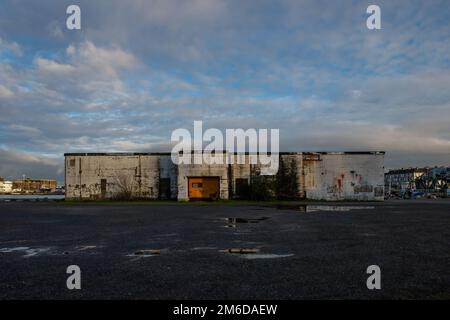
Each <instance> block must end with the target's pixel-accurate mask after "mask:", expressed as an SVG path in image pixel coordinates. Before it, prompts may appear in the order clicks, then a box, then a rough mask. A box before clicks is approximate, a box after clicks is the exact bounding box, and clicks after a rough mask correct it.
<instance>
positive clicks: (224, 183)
mask: <svg viewBox="0 0 450 320" xmlns="http://www.w3.org/2000/svg"><path fill="white" fill-rule="evenodd" d="M215 156H218V155H215ZM221 157H223V158H222V163H223V164H194V155H191V164H179V165H178V200H179V201H187V200H189V194H188V178H189V177H218V178H220V182H219V188H220V190H219V197H220V199H228V198H229V193H228V191H229V190H228V188H229V181H228V166H227V165H226V157H227V154H222V155H221Z"/></svg>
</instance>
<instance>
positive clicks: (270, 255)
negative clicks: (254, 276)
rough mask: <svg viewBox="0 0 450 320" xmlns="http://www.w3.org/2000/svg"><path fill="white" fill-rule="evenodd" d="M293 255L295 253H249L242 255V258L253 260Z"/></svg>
mask: <svg viewBox="0 0 450 320" xmlns="http://www.w3.org/2000/svg"><path fill="white" fill-rule="evenodd" d="M293 255H294V254H293V253H289V254H274V253H257V254H247V255H244V256H242V258H244V259H249V260H253V259H279V258H287V257H292V256H293Z"/></svg>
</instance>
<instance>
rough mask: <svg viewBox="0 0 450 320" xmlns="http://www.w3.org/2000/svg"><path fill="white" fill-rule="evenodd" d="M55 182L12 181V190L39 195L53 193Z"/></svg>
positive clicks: (28, 179) (48, 180)
mask: <svg viewBox="0 0 450 320" xmlns="http://www.w3.org/2000/svg"><path fill="white" fill-rule="evenodd" d="M56 186H57V182H56V180H50V179H30V178H27V179H19V180H14V181H13V184H12V189H13V190H14V191H15V192H20V193H41V192H54V191H55V190H56Z"/></svg>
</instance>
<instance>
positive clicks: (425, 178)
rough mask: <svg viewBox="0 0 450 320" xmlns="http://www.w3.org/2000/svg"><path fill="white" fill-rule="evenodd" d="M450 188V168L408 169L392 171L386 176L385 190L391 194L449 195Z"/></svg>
mask: <svg viewBox="0 0 450 320" xmlns="http://www.w3.org/2000/svg"><path fill="white" fill-rule="evenodd" d="M449 187H450V167H434V168H428V167H426V168H408V169H397V170H390V171H388V172H387V173H386V174H385V189H386V192H387V193H389V194H395V193H397V194H399V195H401V194H403V193H404V192H407V191H420V192H442V193H447V189H448V188H449Z"/></svg>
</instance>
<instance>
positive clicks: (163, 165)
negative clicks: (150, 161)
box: [159, 155, 178, 199]
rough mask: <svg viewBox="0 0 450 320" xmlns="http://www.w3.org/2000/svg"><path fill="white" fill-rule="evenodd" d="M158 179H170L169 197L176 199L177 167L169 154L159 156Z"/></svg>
mask: <svg viewBox="0 0 450 320" xmlns="http://www.w3.org/2000/svg"><path fill="white" fill-rule="evenodd" d="M159 169H160V171H159V177H160V179H170V197H169V198H170V199H177V196H178V181H177V180H178V168H177V166H176V165H175V164H174V163H173V161H172V159H171V157H170V155H168V156H160V159H159Z"/></svg>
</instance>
